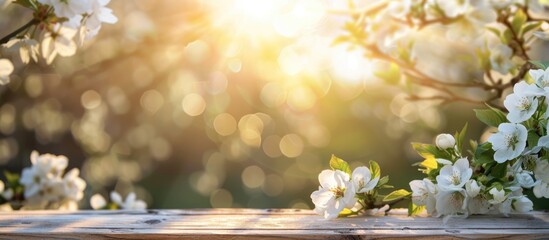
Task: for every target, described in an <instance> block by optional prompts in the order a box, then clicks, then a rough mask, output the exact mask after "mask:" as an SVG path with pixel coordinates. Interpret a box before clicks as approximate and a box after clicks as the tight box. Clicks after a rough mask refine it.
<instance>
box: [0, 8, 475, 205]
mask: <svg viewBox="0 0 549 240" xmlns="http://www.w3.org/2000/svg"><path fill="white" fill-rule="evenodd" d="M267 3H269V4H271V5H269V4H267ZM264 4H266V5H263V4H259V3H257V2H256V1H241V0H235V1H216V2H214V1H204V2H201V1H194V0H186V1H167V0H161V1H160V0H159V1H115V2H113V3H112V4H111V5H110V6H111V7H112V8H113V10H114V12H115V14H116V15H117V16H118V17H119V19H120V21H119V23H117V24H115V25H109V26H104V28H103V29H102V30H101V32H100V34H99V35H98V36H97V38H96V39H94V41H92V42H90V43H88V44H87V45H86V46H85V47H84V48H83V49H82V50H81V51H80V52H79V53H78V54H76V56H74V57H70V58H64V59H58V60H57V61H56V62H55V63H54V64H53V65H52V66H47V65H46V64H43V63H39V64H33V65H29V66H27V67H25V68H24V69H21V70H20V71H19V72H18V73H16V75H14V76H12V82H11V83H10V84H9V85H8V86H7V87H2V88H0V164H1V165H0V168H1V169H2V170H9V171H14V172H19V171H21V169H22V168H24V167H26V166H29V165H30V160H29V155H30V152H31V151H32V150H34V149H36V150H38V151H40V152H51V153H53V154H62V155H66V156H67V157H68V158H69V159H70V161H69V169H70V168H73V167H79V168H81V169H82V175H83V178H84V179H86V181H87V182H88V183H89V184H88V189H87V190H86V197H85V199H89V197H90V196H91V195H92V194H94V193H102V194H106V193H108V192H109V191H111V190H116V191H118V192H120V193H122V195H125V194H126V193H128V192H130V191H135V192H136V193H137V195H138V196H139V197H140V198H142V199H145V200H146V201H147V202H148V203H149V206H150V207H151V208H190V207H295V208H310V207H311V206H312V205H311V203H310V198H309V195H310V193H311V192H312V191H314V190H315V188H316V186H317V175H318V173H319V172H320V171H321V170H322V169H326V168H328V165H327V162H328V161H327V160H328V159H329V158H330V156H331V154H337V155H338V156H341V157H342V158H344V159H346V160H347V161H348V162H349V163H350V165H351V167H356V166H358V165H365V164H366V163H367V162H368V161H369V160H376V161H378V162H379V164H380V165H381V168H383V169H384V172H385V173H386V174H390V175H391V179H392V184H394V185H395V186H396V187H397V188H408V186H407V184H408V182H409V180H410V179H415V178H418V177H419V176H420V173H418V172H417V169H416V167H412V166H411V164H412V163H414V162H417V161H419V160H420V159H419V157H418V156H416V155H415V154H414V153H413V150H412V148H411V146H410V144H409V143H410V142H412V141H417V142H431V141H432V140H433V136H435V135H436V134H438V133H439V132H441V131H442V132H455V131H456V130H459V129H461V127H462V126H463V123H464V122H466V121H469V120H471V121H470V122H469V123H470V125H469V126H470V128H469V129H470V131H469V132H470V136H469V137H471V138H473V139H476V138H478V137H479V136H480V135H481V133H482V132H483V131H484V127H483V125H482V123H480V122H477V121H475V120H473V119H474V113H473V112H472V110H471V109H472V105H467V104H454V105H447V106H444V107H437V106H436V105H434V104H431V103H429V102H421V103H417V102H409V101H407V100H406V97H405V94H403V93H401V92H400V90H399V88H396V87H395V86H387V85H386V84H384V81H383V79H382V78H384V77H390V76H384V75H382V76H379V74H377V76H376V74H373V71H372V69H373V68H375V67H376V66H375V65H374V64H371V63H368V62H365V61H364V59H363V56H362V54H361V53H360V52H359V51H354V50H348V49H346V48H345V47H341V46H336V47H332V46H331V43H332V41H333V39H334V38H335V36H337V34H338V31H340V30H339V28H340V27H341V24H342V23H343V21H342V20H339V19H338V18H337V16H336V15H331V14H329V12H327V11H326V10H325V9H327V8H330V7H338V6H337V4H335V3H330V4H327V3H322V4H321V3H320V2H317V1H313V0H309V1H307V0H301V1H280V2H278V1H266V2H264ZM334 4H335V5H334ZM343 5H344V4H343ZM5 13H6V14H5ZM25 14H26V12H24V11H21V10H19V9H17V8H15V7H9V8H8V9H6V10H4V11H3V12H2V14H1V15H0V35H3V34H5V33H7V32H9V31H10V30H11V29H13V28H14V27H17V26H18V25H20V24H22V22H24V21H26V20H25V19H24V17H17V18H14V17H13V16H25ZM29 17H30V16H29ZM82 204H83V206H82V207H89V206H87V204H88V203H82Z"/></svg>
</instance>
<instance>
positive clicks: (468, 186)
mask: <svg viewBox="0 0 549 240" xmlns="http://www.w3.org/2000/svg"><path fill="white" fill-rule="evenodd" d="M465 192H467V196H468V197H471V198H474V197H476V196H477V195H478V193H479V192H480V186H479V185H478V183H477V181H475V180H473V179H471V180H469V181H467V183H465Z"/></svg>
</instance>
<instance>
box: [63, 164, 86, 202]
mask: <svg viewBox="0 0 549 240" xmlns="http://www.w3.org/2000/svg"><path fill="white" fill-rule="evenodd" d="M79 174H80V171H79V170H78V169H76V168H74V169H72V170H70V171H69V172H68V173H66V174H65V176H64V177H63V186H64V190H65V193H64V194H65V196H66V197H67V198H70V199H71V200H74V201H79V200H81V199H82V198H83V197H84V189H85V188H86V182H85V181H84V179H82V178H80V177H79V176H78V175H79Z"/></svg>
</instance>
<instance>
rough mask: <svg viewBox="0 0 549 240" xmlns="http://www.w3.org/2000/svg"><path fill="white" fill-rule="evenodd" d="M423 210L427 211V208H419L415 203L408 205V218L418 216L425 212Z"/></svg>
mask: <svg viewBox="0 0 549 240" xmlns="http://www.w3.org/2000/svg"><path fill="white" fill-rule="evenodd" d="M423 210H425V206H418V205H415V204H414V203H413V202H410V204H409V205H408V216H415V215H418V214H420V213H421V212H423Z"/></svg>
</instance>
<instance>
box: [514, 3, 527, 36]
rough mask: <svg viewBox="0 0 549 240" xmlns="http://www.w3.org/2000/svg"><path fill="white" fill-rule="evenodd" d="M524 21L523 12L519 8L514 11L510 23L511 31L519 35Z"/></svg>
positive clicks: (525, 17)
mask: <svg viewBox="0 0 549 240" xmlns="http://www.w3.org/2000/svg"><path fill="white" fill-rule="evenodd" d="M526 20H527V16H526V14H525V13H524V11H522V9H520V8H519V9H518V10H517V11H516V13H515V16H514V17H513V20H512V21H511V27H512V28H513V31H514V32H515V33H517V34H518V33H520V30H521V29H522V26H523V25H524V23H526Z"/></svg>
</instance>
